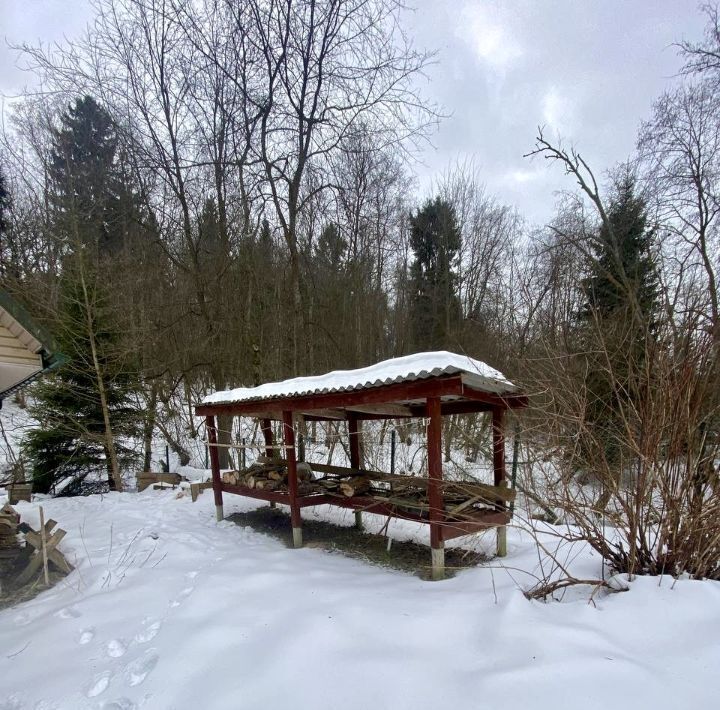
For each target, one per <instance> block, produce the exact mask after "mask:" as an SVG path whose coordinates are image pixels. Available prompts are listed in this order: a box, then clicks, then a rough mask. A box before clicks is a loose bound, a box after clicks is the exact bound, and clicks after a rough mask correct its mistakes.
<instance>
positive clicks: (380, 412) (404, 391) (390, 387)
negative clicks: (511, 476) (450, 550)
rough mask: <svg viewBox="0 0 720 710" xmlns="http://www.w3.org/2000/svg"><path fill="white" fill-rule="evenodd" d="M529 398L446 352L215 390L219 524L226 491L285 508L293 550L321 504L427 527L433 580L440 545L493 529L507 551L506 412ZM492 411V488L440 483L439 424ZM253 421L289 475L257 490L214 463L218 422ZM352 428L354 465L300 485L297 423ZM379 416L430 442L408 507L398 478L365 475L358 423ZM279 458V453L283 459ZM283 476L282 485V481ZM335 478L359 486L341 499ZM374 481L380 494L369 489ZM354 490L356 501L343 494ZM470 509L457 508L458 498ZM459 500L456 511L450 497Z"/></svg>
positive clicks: (440, 571)
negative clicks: (416, 494)
mask: <svg viewBox="0 0 720 710" xmlns="http://www.w3.org/2000/svg"><path fill="white" fill-rule="evenodd" d="M526 404H527V398H526V397H525V396H524V395H523V394H522V393H521V392H519V391H518V389H517V387H516V386H515V385H513V384H512V382H510V381H508V380H507V379H506V378H505V377H504V376H503V375H502V374H501V373H500V372H498V371H497V370H494V369H492V368H491V367H489V366H488V365H486V364H485V363H483V362H481V361H479V360H473V359H471V358H469V357H467V356H465V355H458V354H455V353H450V352H445V351H440V352H427V353H417V354H415V355H409V356H406V357H399V358H394V359H391V360H386V361H384V362H380V363H377V364H375V365H371V366H369V367H365V368H359V369H356V370H344V371H336V372H330V373H327V374H325V375H321V376H317V377H298V378H295V379H290V380H285V381H283V382H273V383H267V384H264V385H260V386H258V387H250V388H238V389H233V390H227V391H223V392H215V393H213V394H211V395H209V396H207V397H206V398H205V399H204V400H203V402H202V404H201V405H199V406H198V407H197V408H196V413H197V414H198V415H200V416H204V417H205V423H206V429H207V440H208V446H209V451H210V465H211V469H212V481H213V491H214V496H215V505H216V511H217V517H218V519H222V518H223V494H224V493H232V494H237V495H244V496H249V497H252V498H257V499H260V500H266V501H270V502H271V503H281V504H285V505H287V506H289V508H290V517H291V521H292V528H293V540H294V544H295V546H296V547H299V546H301V545H302V520H301V515H300V511H301V509H302V508H304V507H308V506H316V505H325V504H329V505H337V506H341V507H344V508H350V509H353V510H355V511H356V514H357V515H360V514H361V513H362V512H369V513H376V514H380V515H387V516H391V517H399V518H404V519H408V520H415V521H418V522H421V523H426V524H428V525H429V526H430V544H431V548H432V549H431V562H432V575H433V578H436V579H438V578H442V577H443V576H444V543H445V542H446V541H447V540H451V539H453V538H456V537H459V536H462V535H468V534H472V533H475V532H479V531H481V530H486V529H488V528H498V552H499V554H501V555H502V554H504V553H505V526H506V525H507V524H508V522H509V519H510V517H509V511H508V503H509V501H510V500H512V497H513V495H514V492H511V491H508V489H507V483H506V471H505V433H504V429H505V415H506V412H507V411H508V410H509V409H515V408H520V407H524V406H526ZM476 412H486V413H488V415H489V416H490V417H491V420H492V439H493V462H492V463H493V472H494V480H493V484H492V485H489V484H483V483H480V482H478V483H475V484H472V483H467V482H466V483H463V484H462V486H461V490H459V487H458V484H456V483H453V482H450V481H444V479H443V463H442V417H443V416H447V415H451V414H467V413H476ZM219 415H230V416H243V417H253V418H256V419H258V420H259V421H260V425H261V428H262V432H263V434H264V443H265V447H266V458H265V461H266V462H268V464H269V468H273V467H274V468H275V469H278V470H281V471H283V473H282V474H280V475H279V476H278V479H279V485H277V486H267V487H265V486H263V487H258V486H251V485H248V478H247V476H246V477H243V475H242V473H240V475H239V477H237V479H234V480H236V481H237V482H228V481H227V480H225V481H223V477H222V472H221V471H220V467H219V461H218V437H217V424H216V417H217V416H219ZM303 419H304V420H305V421H344V422H347V430H348V435H349V444H350V445H349V449H350V466H349V467H339V466H324V465H322V464H315V463H309V464H307V465H306V466H305V467H303V468H304V469H305V468H307V467H309V468H310V469H311V470H312V471H313V472H314V473H315V474H316V475H317V474H320V475H322V476H323V477H324V478H323V481H319V482H317V483H315V482H314V481H313V480H310V481H307V482H303V481H300V482H299V480H298V452H297V448H296V427H297V424H298V422H299V421H301V420H303ZM378 419H393V420H406V419H422V420H423V421H424V422H425V427H424V430H425V434H426V437H427V476H426V477H403V479H405V480H404V481H402V482H401V483H404V485H405V488H408V487H415V488H418V489H422V490H423V492H424V495H425V499H424V500H425V502H424V503H423V504H422V505H411V504H407V503H404V501H403V498H402V496H400V495H396V494H393V490H394V486H396V485H397V483H398V481H397V480H396V479H398V478H399V477H398V476H394V477H391V476H390V475H389V474H386V473H382V472H376V471H368V470H367V469H366V468H364V466H363V456H362V450H361V430H362V422H363V421H366V420H378ZM273 420H276V421H279V422H282V427H281V431H282V442H280V443H277V444H276V442H274V441H273V428H272V426H271V422H272V421H273ZM278 452H282V453H281V455H278ZM283 476H284V478H283ZM333 478H336V479H338V480H342V481H346V482H347V481H349V482H351V483H352V481H362V482H363V483H364V485H362V486H353V485H349V486H346V487H345V493H344V494H343V493H339V492H338V491H337V490H335V489H333V488H332V487H328V488H325V487H324V486H321V485H319V484H320V483H323V482H325V481H328V482H329V484H332V483H333ZM367 481H370V482H371V484H372V487H373V488H374V492H375V494H374V495H371V494H370V493H369V492H368V487H369V485H368V484H367V483H366V482H367ZM348 489H349V490H350V495H348V493H347V491H348ZM458 494H461V495H463V496H465V497H464V499H461V500H464V501H465V502H461V503H459V504H457V503H455V502H454V501H457V500H458V498H457V495H458ZM450 498H453V505H448V499H450Z"/></svg>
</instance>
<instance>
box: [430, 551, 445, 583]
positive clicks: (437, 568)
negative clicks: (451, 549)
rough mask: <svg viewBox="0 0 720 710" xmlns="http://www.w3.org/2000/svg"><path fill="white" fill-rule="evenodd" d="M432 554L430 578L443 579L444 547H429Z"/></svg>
mask: <svg viewBox="0 0 720 710" xmlns="http://www.w3.org/2000/svg"><path fill="white" fill-rule="evenodd" d="M430 554H431V555H432V558H431V559H432V578H433V579H434V580H439V579H445V548H444V547H432V548H430Z"/></svg>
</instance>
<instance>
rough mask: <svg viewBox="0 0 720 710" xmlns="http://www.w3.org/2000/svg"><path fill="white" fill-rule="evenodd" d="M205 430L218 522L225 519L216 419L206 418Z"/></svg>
mask: <svg viewBox="0 0 720 710" xmlns="http://www.w3.org/2000/svg"><path fill="white" fill-rule="evenodd" d="M205 428H206V429H207V437H208V450H209V452H210V470H211V471H212V484H213V494H214V496H215V515H216V516H217V519H218V520H222V519H223V517H225V516H224V515H223V497H222V479H221V478H220V458H219V457H218V449H217V427H216V426H215V417H213V416H208V417H205Z"/></svg>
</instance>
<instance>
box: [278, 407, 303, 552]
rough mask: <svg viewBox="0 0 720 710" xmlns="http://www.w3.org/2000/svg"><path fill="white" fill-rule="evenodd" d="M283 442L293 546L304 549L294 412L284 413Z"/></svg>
mask: <svg viewBox="0 0 720 710" xmlns="http://www.w3.org/2000/svg"><path fill="white" fill-rule="evenodd" d="M283 442H284V443H285V458H286V459H287V469H288V494H289V496H290V520H291V522H292V531H293V545H294V546H295V547H302V521H301V519H300V506H299V505H298V502H297V498H298V479H297V461H296V458H295V429H294V427H293V415H292V412H283Z"/></svg>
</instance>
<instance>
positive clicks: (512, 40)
mask: <svg viewBox="0 0 720 710" xmlns="http://www.w3.org/2000/svg"><path fill="white" fill-rule="evenodd" d="M411 4H414V5H415V6H416V8H417V9H416V11H415V12H413V13H410V14H409V15H408V17H407V22H406V27H407V30H408V33H409V35H410V36H411V37H412V38H413V39H414V41H415V42H416V44H417V45H418V46H420V47H425V48H430V49H437V50H439V56H438V59H437V64H436V65H435V66H433V67H431V68H430V70H429V72H428V75H429V81H428V82H427V84H424V85H423V90H424V92H425V95H426V96H428V97H429V98H430V99H432V100H434V101H436V102H438V103H440V104H441V105H442V106H443V107H444V111H445V112H446V113H449V114H451V116H450V117H449V118H446V119H445V120H444V121H443V122H442V125H441V127H440V129H439V131H438V132H437V134H436V135H435V136H434V138H433V144H434V147H433V148H428V149H427V150H426V151H424V153H423V155H422V161H423V164H422V165H419V166H418V167H417V172H418V175H419V178H420V183H419V184H420V187H419V189H420V190H421V191H427V190H428V189H429V185H430V183H431V180H432V176H433V175H436V174H438V173H440V172H442V171H443V170H444V169H445V168H446V167H447V166H448V165H449V164H450V163H452V162H453V161H455V160H457V159H460V160H473V161H474V163H475V165H476V166H477V167H478V169H479V171H480V174H481V175H482V177H483V180H484V181H485V183H486V184H487V186H488V189H489V190H490V191H491V192H493V193H495V194H496V195H497V196H498V197H499V198H500V199H501V200H502V201H504V202H507V203H509V204H513V205H515V206H517V207H518V208H519V209H520V211H521V212H522V213H523V214H525V215H526V216H527V217H528V218H529V219H531V220H532V221H535V222H539V223H542V222H545V221H546V220H547V219H548V218H549V217H550V216H551V214H552V210H553V205H554V202H555V197H554V192H555V191H556V190H558V189H563V188H571V187H572V183H571V181H570V180H569V178H566V177H564V176H563V175H562V173H561V170H560V169H559V167H558V166H554V168H553V167H552V166H549V165H547V164H545V161H542V160H537V159H536V160H534V161H531V160H529V159H527V158H523V154H524V153H527V152H528V150H530V149H531V148H532V146H533V142H534V136H535V133H536V128H537V126H538V125H539V124H544V125H545V126H546V128H547V131H548V133H549V134H552V135H555V134H556V133H558V132H559V133H560V134H561V135H562V136H563V137H564V139H565V140H566V141H567V142H568V143H569V142H572V143H574V144H575V145H576V146H577V147H578V148H579V149H580V150H581V152H582V153H583V155H584V156H585V157H586V159H588V160H589V162H590V163H591V165H592V166H593V167H594V168H595V170H596V172H602V171H603V170H605V169H607V168H610V167H612V166H613V165H615V164H616V163H618V162H620V161H622V160H624V159H625V158H627V157H628V155H630V153H631V152H632V150H633V145H634V142H635V135H636V131H637V127H638V124H639V122H640V121H641V120H642V119H643V118H646V117H648V115H649V112H650V110H651V107H652V102H653V100H654V99H655V98H656V97H657V96H658V95H659V94H660V93H661V91H662V90H663V89H664V88H666V87H667V86H668V85H669V84H670V83H671V82H672V81H673V77H674V76H675V75H676V73H677V71H678V68H679V66H680V60H679V59H678V57H677V52H676V49H675V48H674V47H673V46H672V44H673V42H676V41H678V40H680V39H683V38H687V39H699V38H700V37H701V35H702V30H703V26H704V18H703V17H702V16H701V14H700V13H699V12H698V9H697V3H696V2H695V1H694V0H414V2H412V0H411ZM90 17H91V9H90V3H89V2H88V0H0V36H2V37H3V38H4V39H5V40H6V41H7V42H11V43H12V42H23V41H24V42H38V41H42V42H43V43H48V42H57V41H62V39H63V37H64V36H65V37H72V36H74V35H75V34H77V33H78V32H80V31H81V30H82V29H83V27H84V26H85V24H86V23H87V22H88V20H89V19H90ZM31 82H32V78H31V77H29V76H27V75H26V74H24V73H23V72H22V71H20V70H19V69H18V68H17V66H16V59H15V56H14V54H13V52H11V51H10V50H9V49H8V48H7V46H6V43H5V42H3V44H2V46H1V47H0V92H2V93H3V94H4V95H6V96H8V95H13V94H17V93H18V92H20V91H21V89H22V88H23V86H25V85H26V84H28V83H31Z"/></svg>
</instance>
